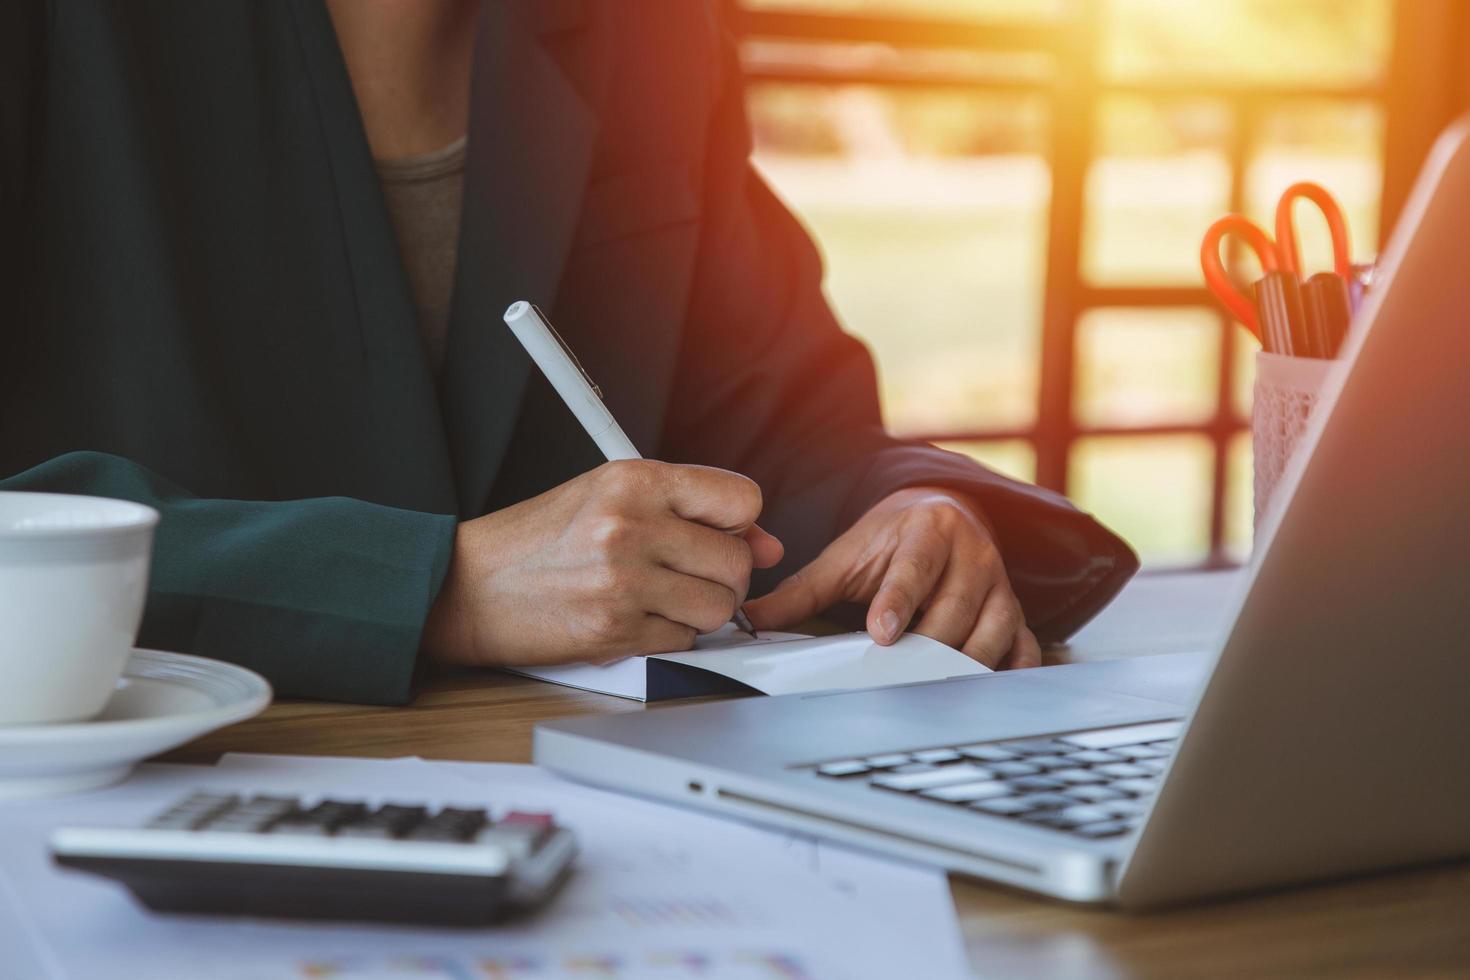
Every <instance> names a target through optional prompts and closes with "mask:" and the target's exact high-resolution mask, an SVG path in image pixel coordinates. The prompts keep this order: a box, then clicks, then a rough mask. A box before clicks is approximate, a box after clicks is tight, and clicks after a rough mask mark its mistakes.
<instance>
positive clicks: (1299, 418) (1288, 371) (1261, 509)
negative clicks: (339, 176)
mask: <svg viewBox="0 0 1470 980" xmlns="http://www.w3.org/2000/svg"><path fill="white" fill-rule="evenodd" d="M1338 363H1339V362H1337V361H1335V360H1328V359H1325V358H1317V357H1288V356H1286V355H1284V354H1272V353H1269V352H1267V351H1259V352H1257V354H1256V385H1255V399H1254V402H1253V406H1252V408H1251V450H1252V455H1253V456H1254V462H1255V487H1254V490H1255V493H1254V497H1255V526H1256V528H1258V529H1259V528H1260V526H1261V518H1262V517H1263V516H1264V515H1265V513H1266V511H1267V509H1268V508H1269V506H1270V503H1271V497H1272V494H1273V493H1275V490H1276V484H1277V483H1278V482H1279V481H1280V479H1281V474H1282V472H1283V471H1284V470H1285V469H1286V464H1287V461H1288V460H1290V459H1291V454H1292V453H1293V452H1294V451H1295V450H1296V447H1297V444H1298V443H1299V442H1300V441H1301V437H1302V433H1303V432H1305V431H1306V428H1307V422H1308V421H1310V420H1311V417H1312V411H1313V410H1314V409H1315V408H1316V407H1317V399H1318V397H1319V395H1320V394H1321V391H1322V386H1323V385H1324V384H1325V383H1326V381H1327V377H1328V374H1329V373H1330V372H1331V371H1332V369H1333V367H1334V366H1335V365H1337V364H1338Z"/></svg>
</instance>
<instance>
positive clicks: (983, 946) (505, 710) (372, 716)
mask: <svg viewBox="0 0 1470 980" xmlns="http://www.w3.org/2000/svg"><path fill="white" fill-rule="evenodd" d="M641 710H645V709H644V707H643V705H641V704H636V703H634V702H630V701H624V700H621V699H619V698H612V697H607V696H604V695H599V694H589V693H586V692H582V691H573V690H569V689H566V688H558V687H554V686H552V685H550V684H543V683H540V682H537V681H532V680H528V679H525V678H519V677H512V676H509V675H503V674H497V673H494V672H490V671H480V672H471V671H461V672H452V673H445V674H442V675H439V676H436V677H435V678H433V679H432V680H431V681H430V683H429V684H428V685H427V686H426V688H425V689H424V691H423V693H422V694H421V695H420V696H419V698H418V700H417V701H416V702H415V703H414V704H413V706H412V707H408V708H367V707H356V706H349V705H332V704H316V703H307V702H296V703H285V704H278V705H275V706H273V707H272V708H270V709H269V710H268V711H266V712H265V714H263V715H261V716H260V717H258V718H255V719H252V720H251V721H247V722H245V723H243V724H240V725H235V726H233V727H231V728H227V729H224V730H222V731H219V732H216V733H214V734H213V735H210V736H207V737H205V738H203V739H201V740H199V741H197V742H194V743H191V744H190V745H188V746H185V747H184V748H182V749H179V750H178V751H176V752H173V753H170V754H169V755H168V756H167V758H168V759H169V761H209V760H212V759H213V758H214V757H216V756H217V755H218V754H219V753H222V752H275V753H284V754H312V755H348V756H377V757H391V756H401V755H419V756H424V757H427V758H442V759H470V760H477V761H484V762H529V761H530V758H531V729H532V726H533V725H534V724H535V723H536V722H538V721H543V720H546V719H550V718H559V717H566V716H570V715H578V714H593V713H600V712H613V711H641ZM653 710H657V708H654V709H653ZM1462 749H1463V747H1459V746H1456V747H1450V749H1449V750H1450V751H1452V752H1458V751H1461V750H1462ZM1446 762H1447V764H1450V762H1451V760H1450V759H1449V758H1447V759H1446ZM1467 819H1470V815H1467ZM952 884H953V888H954V896H955V904H956V906H957V907H958V909H959V915H960V919H961V923H962V925H963V928H964V932H965V937H966V940H967V943H968V947H969V953H970V959H971V962H972V964H973V965H974V968H975V971H976V973H977V974H978V975H980V976H984V977H1022V976H1036V977H1046V978H1050V977H1119V976H1146V977H1170V978H1188V977H1219V976H1228V977H1247V976H1272V977H1301V976H1332V977H1395V978H1400V977H1445V978H1449V977H1457V978H1464V977H1470V865H1466V864H1460V865H1454V866H1448V867H1441V868H1435V869H1430V870H1424V871H1415V872H1408V873H1399V874H1392V875H1384V876H1379V877H1375V878H1370V879H1365V880H1361V881H1356V882H1351V883H1347V884H1339V885H1331V886H1322V887H1315V888H1307V889H1300V890H1296V891H1291V892H1285V893H1281V894H1274V895H1267V896H1263V897H1259V898H1253V899H1249V900H1238V901H1233V902H1225V903H1220V904H1216V905H1210V906H1203V907H1197V908H1191V909H1184V910H1180V911H1174V912H1168V913H1161V914H1154V915H1148V916H1127V915H1122V914H1119V913H1115V912H1106V911H1094V910H1086V909H1076V908H1072V907H1069V906H1066V905H1062V904H1060V903H1054V902H1048V901H1043V900H1039V899H1034V898H1029V897H1026V896H1023V895H1019V894H1016V893H1013V892H1008V891H1005V890H1002V889H999V888H995V887H990V886H987V885H983V884H978V883H975V882H971V881H967V880H960V879H955V880H953V882H952ZM913 980H923V978H922V977H919V976H918V975H915V977H914V978H913Z"/></svg>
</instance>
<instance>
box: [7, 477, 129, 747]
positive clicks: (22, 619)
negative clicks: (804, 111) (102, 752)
mask: <svg viewBox="0 0 1470 980" xmlns="http://www.w3.org/2000/svg"><path fill="white" fill-rule="evenodd" d="M157 524H158V512H157V511H156V510H154V509H153V508H151V507H145V506H143V505H142V504H135V503H131V502H129V501H126V500H108V499H105V498H102V497H82V496H73V495H70V494H55V493H5V492H0V725H26V724H37V723H41V722H65V721H81V720H85V719H88V718H91V717H93V716H94V715H96V714H97V713H98V712H99V711H101V710H102V707H103V705H105V704H106V703H107V700H108V698H109V697H111V696H112V692H113V691H114V690H115V689H116V687H117V679H118V677H119V676H121V674H122V671H123V667H124V666H125V665H126V663H127V660H128V653H129V651H130V650H131V649H132V646H133V641H134V639H135V638H136V636H137V633H138V623H139V621H140V620H141V619H142V616H143V601H144V598H145V596H146V594H147V591H148V559H149V556H150V555H151V554H152V551H153V529H154V527H155V526H156V525H157Z"/></svg>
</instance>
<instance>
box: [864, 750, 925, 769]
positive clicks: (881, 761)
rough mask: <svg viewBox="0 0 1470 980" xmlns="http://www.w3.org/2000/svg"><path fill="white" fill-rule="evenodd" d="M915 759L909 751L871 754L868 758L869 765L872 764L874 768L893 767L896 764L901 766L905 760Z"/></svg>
mask: <svg viewBox="0 0 1470 980" xmlns="http://www.w3.org/2000/svg"><path fill="white" fill-rule="evenodd" d="M913 761H914V760H913V759H912V758H911V757H910V756H909V754H908V753H907V752H890V753H888V754H887V755H870V756H868V759H867V762H868V765H870V766H872V767H873V768H874V769H892V768H893V767H894V766H901V765H903V764H904V763H905V762H913Z"/></svg>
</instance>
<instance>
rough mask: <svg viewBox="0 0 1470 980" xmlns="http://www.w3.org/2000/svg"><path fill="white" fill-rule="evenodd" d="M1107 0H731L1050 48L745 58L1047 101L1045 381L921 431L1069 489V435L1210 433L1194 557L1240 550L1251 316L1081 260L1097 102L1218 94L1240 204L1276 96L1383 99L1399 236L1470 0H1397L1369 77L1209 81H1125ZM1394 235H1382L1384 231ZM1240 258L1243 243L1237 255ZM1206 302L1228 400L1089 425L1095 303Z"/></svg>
mask: <svg viewBox="0 0 1470 980" xmlns="http://www.w3.org/2000/svg"><path fill="white" fill-rule="evenodd" d="M1103 2H1105V0H1075V2H1073V3H1071V4H1069V5H1068V6H1067V7H1066V10H1067V13H1066V15H1064V16H1062V17H1060V18H1058V19H1056V20H1047V21H1045V22H1019V23H1013V22H1006V23H995V22H980V21H962V20H955V19H950V18H936V17H922V16H902V15H891V16H885V15H871V14H857V13H855V14H832V13H815V12H811V13H808V12H801V11H797V10H784V9H783V10H773V9H760V10H747V9H744V8H741V7H739V6H738V4H737V5H736V6H735V9H734V10H733V17H734V23H735V26H736V31H737V34H738V35H739V36H740V37H741V38H742V40H762V41H781V42H807V43H813V42H815V43H822V42H829V43H851V44H863V43H881V44H883V45H886V46H890V47H894V48H900V49H902V48H916V49H935V50H953V49H963V50H972V51H980V52H986V53H994V52H1007V53H1015V52H1019V53H1030V54H1042V55H1046V56H1048V57H1049V59H1050V62H1051V64H1052V66H1053V68H1052V71H1051V73H1050V75H1049V76H1047V77H1040V78H1038V77H1024V78H1023V77H1006V76H1002V75H996V74H990V73H954V74H949V75H945V74H939V73H935V72H932V71H924V72H923V73H913V74H906V73H905V72H903V71H901V70H899V71H893V70H882V71H876V70H866V69H861V68H857V69H854V68H848V67H840V68H829V67H824V66H814V65H803V64H785V63H780V64H771V63H762V62H760V61H755V62H752V61H750V60H749V59H747V65H746V78H747V82H748V84H750V85H752V86H758V85H762V84H785V85H793V84H794V85H810V86H819V87H832V86H838V85H853V84H858V85H869V86H875V87H878V88H890V89H891V88H916V89H927V90H960V91H971V92H984V93H993V92H996V91H1010V92H1017V91H1019V92H1025V93H1031V94H1034V95H1037V96H1039V97H1041V98H1042V99H1044V100H1045V102H1046V104H1047V108H1048V112H1049V116H1050V123H1051V139H1050V140H1049V146H1048V148H1047V151H1046V156H1047V162H1048V165H1049V167H1050V170H1051V181H1052V196H1051V204H1050V207H1049V210H1048V217H1047V244H1046V252H1045V255H1046V259H1045V261H1046V265H1045V273H1044V286H1043V290H1044V293H1043V304H1042V322H1041V337H1040V383H1039V386H1038V392H1037V401H1036V414H1035V419H1034V421H1033V423H1032V424H1031V425H1027V426H1020V427H996V428H980V429H974V428H971V429H961V430H956V431H947V432H926V433H918V434H917V435H918V436H919V437H920V438H924V439H927V440H930V441H936V442H940V441H944V442H949V441H996V440H1025V441H1026V443H1027V444H1029V445H1030V446H1031V447H1032V449H1033V451H1034V452H1035V458H1036V482H1037V483H1038V484H1040V485H1041V486H1044V487H1048V488H1050V489H1053V490H1057V491H1059V492H1061V493H1067V492H1068V490H1069V488H1070V487H1069V483H1070V477H1071V473H1070V460H1071V457H1072V450H1073V447H1074V446H1075V444H1076V443H1077V441H1078V440H1080V439H1086V438H1091V437H1098V436H1159V435H1180V434H1187V435H1202V436H1205V437H1206V438H1208V439H1209V441H1210V444H1211V446H1212V448H1213V473H1212V478H1211V491H1210V512H1209V513H1210V516H1209V551H1208V554H1207V555H1206V556H1205V557H1204V559H1203V561H1201V562H1200V563H1198V564H1197V565H1195V566H1191V567H1204V568H1219V567H1230V566H1233V565H1235V564H1237V561H1236V559H1235V557H1233V556H1232V555H1231V554H1230V553H1229V551H1228V550H1227V548H1226V542H1225V533H1226V494H1227V492H1228V490H1227V485H1226V484H1227V481H1228V479H1229V472H1228V470H1229V455H1230V451H1231V445H1232V443H1233V442H1234V440H1235V439H1236V438H1237V437H1238V436H1239V435H1240V434H1241V433H1243V432H1247V431H1248V430H1249V428H1250V421H1249V419H1248V418H1243V417H1242V416H1241V415H1240V414H1239V413H1238V412H1237V411H1236V406H1235V404H1234V401H1235V399H1234V389H1235V384H1236V377H1235V371H1236V366H1237V349H1236V348H1237V345H1238V344H1241V343H1245V342H1246V341H1244V340H1243V339H1242V337H1241V331H1240V330H1238V329H1235V328H1233V327H1232V326H1231V325H1230V322H1229V318H1228V317H1227V316H1226V315H1225V314H1224V313H1223V311H1222V310H1221V309H1220V307H1219V306H1218V304H1216V303H1215V302H1214V300H1213V298H1212V297H1211V296H1210V294H1209V292H1208V291H1207V290H1206V289H1205V288H1204V286H1203V285H1200V286H1151V285H1147V284H1142V285H1136V286H1119V285H1099V284H1094V283H1089V282H1088V281H1087V280H1086V279H1085V277H1084V276H1083V274H1082V257H1083V256H1082V247H1083V244H1082V243H1083V241H1084V231H1085V228H1084V223H1085V221H1086V184H1087V173H1088V169H1089V166H1090V165H1091V162H1092V161H1093V159H1094V158H1095V153H1094V144H1095V141H1096V132H1097V115H1098V106H1099V105H1100V103H1101V102H1102V101H1103V100H1104V99H1106V98H1108V97H1111V96H1117V95H1135V96H1142V97H1146V98H1148V99H1151V100H1155V101H1177V100H1198V99H1202V98H1203V99H1210V100H1212V101H1215V102H1217V103H1220V104H1222V105H1224V106H1225V107H1226V109H1227V111H1228V113H1229V116H1230V123H1231V124H1230V126H1229V133H1230V137H1229V142H1228V144H1227V146H1226V160H1227V163H1228V166H1229V170H1230V181H1231V183H1230V196H1229V207H1230V209H1231V210H1232V211H1244V210H1245V209H1246V201H1245V194H1246V181H1245V174H1246V170H1247V167H1248V165H1249V163H1250V156H1251V152H1252V147H1253V145H1254V144H1255V143H1256V140H1257V137H1258V135H1259V134H1260V132H1261V128H1262V120H1263V119H1264V117H1265V114H1266V113H1267V111H1269V110H1270V109H1274V108H1279V107H1280V106H1282V105H1290V104H1292V103H1294V102H1315V103H1321V102H1324V101H1325V102H1332V101H1342V102H1354V103H1358V104H1362V103H1369V104H1373V105H1376V106H1377V107H1378V108H1379V109H1380V111H1381V112H1382V113H1383V115H1384V119H1385V136H1384V179H1383V186H1382V188H1381V197H1380V201H1381V205H1380V211H1381V220H1380V228H1381V229H1383V231H1382V234H1383V235H1385V236H1386V234H1387V232H1388V230H1389V229H1391V228H1392V226H1393V220H1394V218H1396V217H1397V213H1398V211H1399V209H1400V208H1401V207H1402V205H1403V201H1404V199H1405V198H1406V197H1407V194H1408V189H1409V186H1410V185H1411V184H1412V182H1413V178H1414V176H1415V175H1416V173H1417V170H1418V167H1419V165H1420V163H1421V162H1422V160H1423V158H1424V155H1425V154H1426V153H1427V151H1428V149H1429V146H1430V145H1431V144H1432V142H1433V139H1434V137H1435V136H1436V135H1437V134H1438V132H1439V131H1440V129H1442V128H1443V126H1444V125H1445V124H1446V123H1447V122H1448V121H1449V120H1450V119H1452V118H1453V117H1454V116H1455V115H1456V114H1457V113H1458V111H1459V110H1460V109H1461V108H1462V107H1463V106H1465V105H1467V104H1470V98H1467V96H1470V68H1466V67H1465V66H1464V65H1463V62H1465V61H1466V60H1467V59H1463V58H1461V57H1459V56H1458V51H1463V50H1465V49H1466V48H1465V47H1464V44H1465V43H1466V42H1467V41H1470V29H1467V26H1470V12H1467V11H1466V10H1465V9H1463V8H1464V7H1465V6H1466V5H1463V4H1457V3H1455V2H1454V0H1415V2H1405V0H1398V2H1395V3H1393V5H1392V6H1393V13H1392V21H1393V30H1394V41H1393V44H1392V47H1391V51H1390V57H1389V65H1388V70H1387V73H1386V75H1385V77H1384V79H1383V80H1382V81H1381V82H1378V83H1375V84H1367V85H1356V84H1354V85H1292V86H1283V85H1272V84H1245V83H1242V84H1230V83H1224V84H1222V83H1219V82H1214V81H1208V80H1191V79H1175V78H1171V79H1167V80H1157V81H1155V80H1139V81H1119V80H1109V79H1107V78H1105V77H1104V76H1103V74H1102V72H1101V71H1100V70H1099V66H1098V51H1097V45H1096V44H1095V43H1094V38H1095V37H1097V35H1098V32H1099V30H1100V28H1101V12H1102V3H1103ZM1379 244H1380V245H1381V242H1380V243H1379ZM1235 258H1237V259H1238V258H1239V256H1236V257H1235ZM1138 307H1145V308H1194V309H1206V310H1209V311H1210V312H1211V313H1213V314H1214V315H1215V316H1216V317H1217V318H1218V320H1219V323H1220V327H1221V329H1219V330H1218V331H1217V335H1218V337H1219V345H1220V349H1219V366H1218V372H1217V377H1216V380H1215V386H1216V387H1215V399H1214V402H1215V409H1214V413H1213V415H1212V416H1211V417H1210V418H1208V419H1206V420H1203V421H1197V422H1188V423H1178V424H1158V425H1145V426H1095V425H1083V424H1080V423H1079V422H1078V421H1077V419H1076V415H1075V412H1074V405H1073V402H1074V395H1075V391H1076V383H1075V382H1076V378H1075V375H1076V361H1075V358H1076V340H1077V328H1078V324H1079V323H1080V322H1081V320H1082V318H1083V316H1084V315H1085V314H1087V313H1088V312H1090V311H1092V310H1099V309H1108V308H1138Z"/></svg>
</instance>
